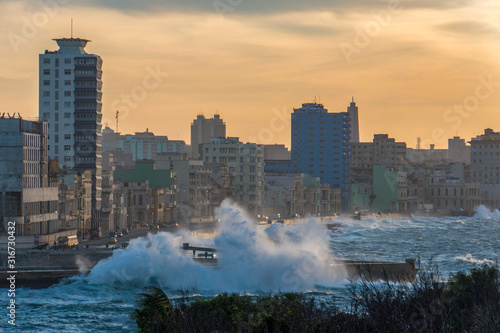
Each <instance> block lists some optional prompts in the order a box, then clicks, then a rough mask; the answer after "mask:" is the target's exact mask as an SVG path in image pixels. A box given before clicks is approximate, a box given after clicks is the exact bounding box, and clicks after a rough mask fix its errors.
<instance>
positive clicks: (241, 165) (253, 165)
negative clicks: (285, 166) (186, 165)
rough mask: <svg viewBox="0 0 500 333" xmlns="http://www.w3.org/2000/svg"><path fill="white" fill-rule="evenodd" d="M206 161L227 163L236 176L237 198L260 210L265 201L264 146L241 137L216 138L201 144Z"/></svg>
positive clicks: (234, 181)
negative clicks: (246, 141) (244, 141)
mask: <svg viewBox="0 0 500 333" xmlns="http://www.w3.org/2000/svg"><path fill="white" fill-rule="evenodd" d="M200 152H201V158H202V160H203V161H204V162H205V163H220V164H225V165H226V166H227V170H228V173H229V174H231V175H232V180H233V188H234V193H233V199H234V200H235V201H236V202H237V203H239V204H241V205H242V206H244V207H246V208H247V209H248V210H249V211H251V212H252V213H255V214H256V215H257V214H260V213H261V210H262V207H263V204H264V148H263V147H262V145H259V144H256V143H242V142H240V141H239V138H212V139H211V143H209V144H203V145H201V148H200Z"/></svg>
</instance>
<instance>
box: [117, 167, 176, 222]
mask: <svg viewBox="0 0 500 333" xmlns="http://www.w3.org/2000/svg"><path fill="white" fill-rule="evenodd" d="M113 176H114V179H115V181H119V182H120V183H121V184H120V186H121V188H122V191H123V194H124V195H125V196H126V198H127V199H126V202H127V204H128V215H129V217H130V218H131V219H132V221H130V220H129V221H128V222H127V223H128V224H132V223H136V222H141V223H148V224H160V223H172V222H173V221H174V220H175V218H176V217H175V210H176V208H177V207H176V206H175V203H176V176H175V172H172V171H171V170H158V169H156V166H155V163H154V162H153V161H147V160H145V161H137V162H136V164H135V168H134V169H119V170H115V171H114V174H113Z"/></svg>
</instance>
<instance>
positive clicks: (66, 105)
mask: <svg viewBox="0 0 500 333" xmlns="http://www.w3.org/2000/svg"><path fill="white" fill-rule="evenodd" d="M70 93H71V92H70ZM64 95H66V94H64ZM64 107H65V108H70V107H71V102H64Z"/></svg>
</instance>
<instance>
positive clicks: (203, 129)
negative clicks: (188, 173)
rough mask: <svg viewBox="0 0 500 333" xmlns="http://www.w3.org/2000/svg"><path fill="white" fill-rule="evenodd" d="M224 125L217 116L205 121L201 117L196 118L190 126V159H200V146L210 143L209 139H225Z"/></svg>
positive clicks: (203, 117)
mask: <svg viewBox="0 0 500 333" xmlns="http://www.w3.org/2000/svg"><path fill="white" fill-rule="evenodd" d="M225 137H226V123H225V122H224V121H222V119H221V118H220V116H219V115H218V114H216V115H214V117H213V118H211V119H207V118H205V116H203V115H198V117H197V118H196V119H195V120H194V121H193V123H192V124H191V158H193V159H195V160H197V159H199V158H200V155H199V149H200V145H201V144H204V143H210V139H211V138H225Z"/></svg>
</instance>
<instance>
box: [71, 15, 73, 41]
mask: <svg viewBox="0 0 500 333" xmlns="http://www.w3.org/2000/svg"><path fill="white" fill-rule="evenodd" d="M71 39H73V18H71Z"/></svg>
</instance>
